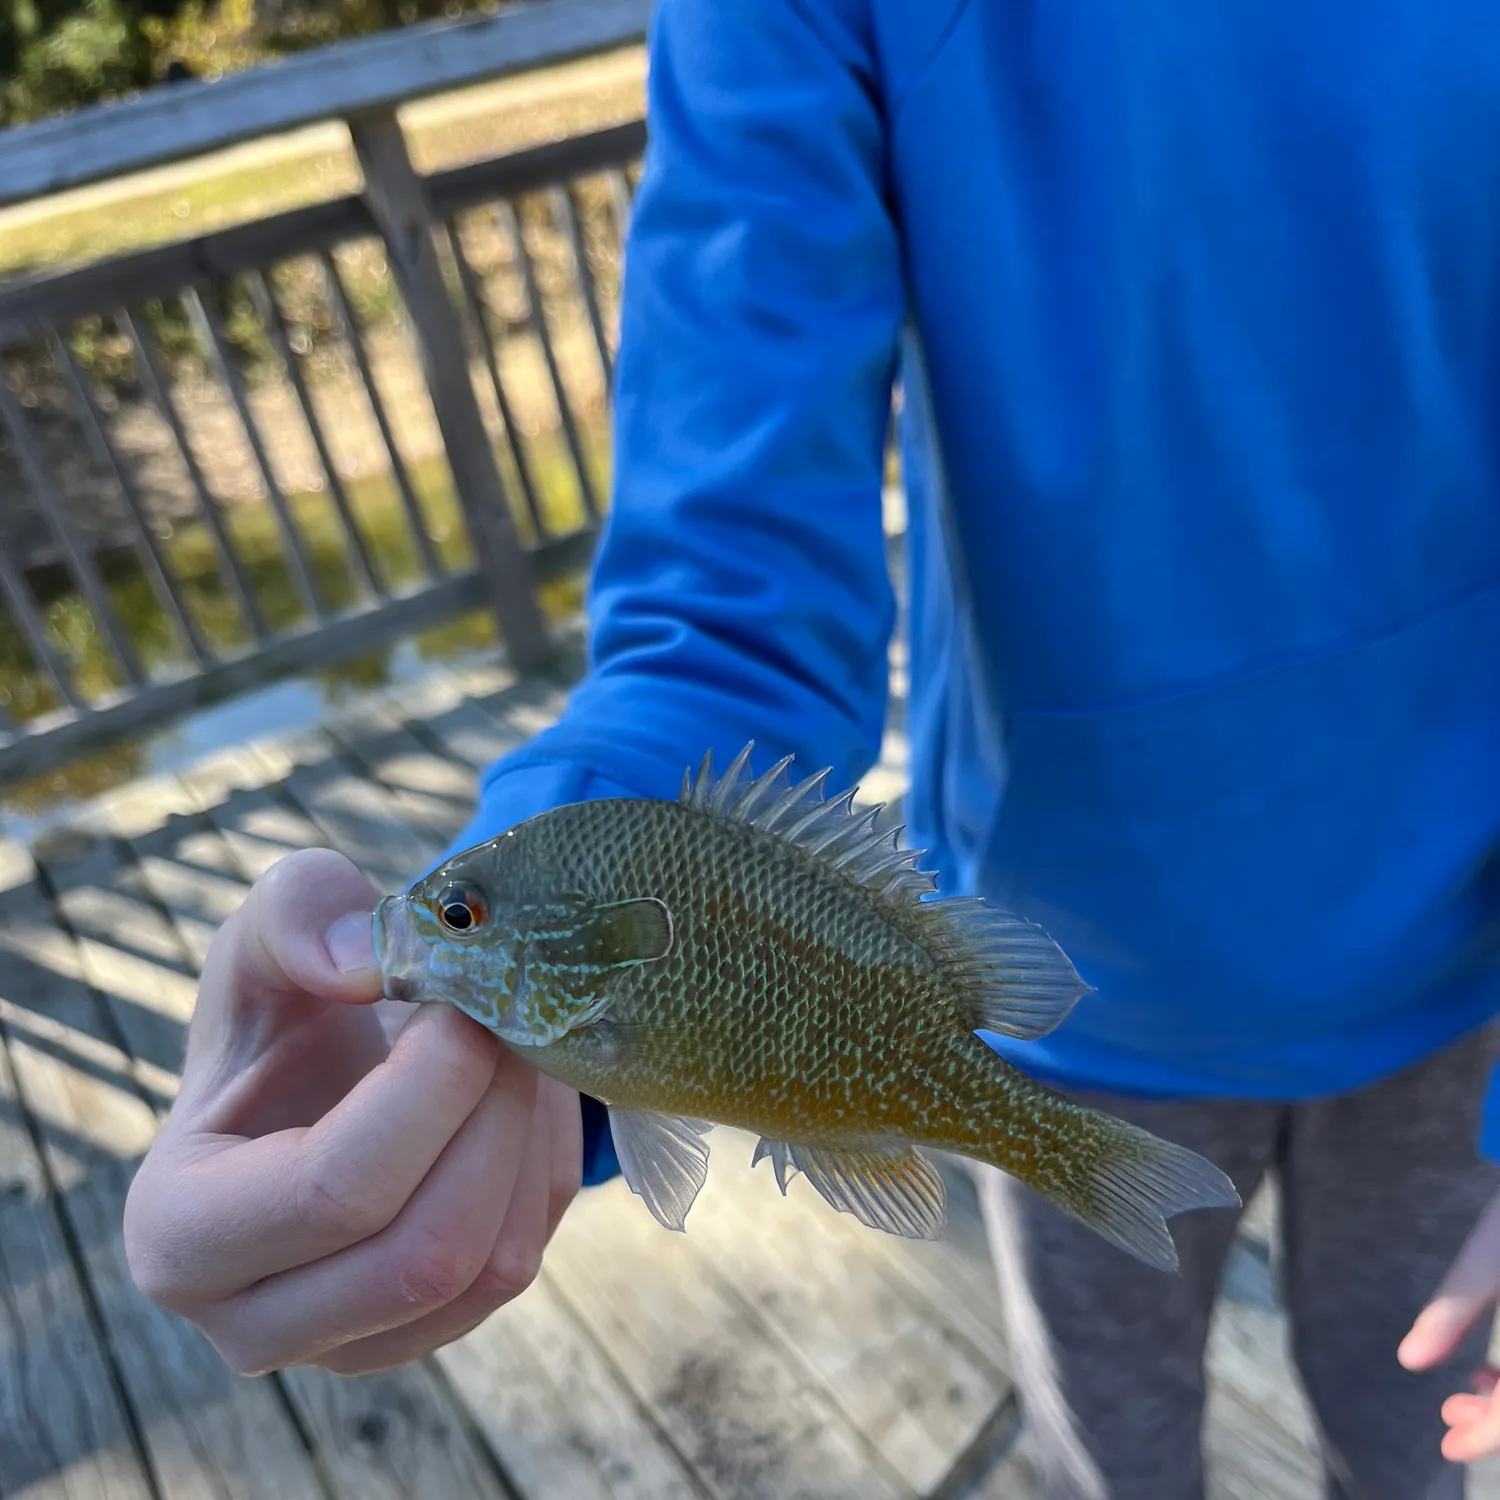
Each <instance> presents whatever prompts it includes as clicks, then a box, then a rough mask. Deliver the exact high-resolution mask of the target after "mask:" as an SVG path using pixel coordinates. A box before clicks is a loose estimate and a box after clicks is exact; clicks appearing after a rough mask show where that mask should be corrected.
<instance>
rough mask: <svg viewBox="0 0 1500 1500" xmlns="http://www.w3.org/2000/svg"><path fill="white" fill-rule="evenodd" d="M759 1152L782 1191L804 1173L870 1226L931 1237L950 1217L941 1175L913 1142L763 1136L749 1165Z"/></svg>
mask: <svg viewBox="0 0 1500 1500" xmlns="http://www.w3.org/2000/svg"><path fill="white" fill-rule="evenodd" d="M762 1156H768V1157H770V1159H771V1165H772V1167H773V1169H774V1170H775V1173H776V1181H777V1184H778V1185H779V1186H780V1188H781V1191H782V1192H783V1193H785V1192H786V1185H787V1182H788V1181H789V1180H790V1177H791V1176H792V1175H793V1174H795V1173H797V1172H802V1173H803V1174H805V1176H806V1177H807V1180H808V1181H809V1182H810V1183H812V1185H813V1186H814V1187H815V1188H816V1189H817V1190H818V1192H819V1193H821V1194H822V1196H823V1198H824V1199H825V1200H826V1201H827V1202H828V1203H829V1204H831V1205H832V1206H833V1207H834V1208H836V1209H838V1210H839V1211H840V1212H841V1213H846V1214H853V1215H854V1217H855V1218H856V1219H858V1220H859V1222H860V1223H861V1224H865V1225H868V1226H869V1227H870V1228H871V1229H883V1230H884V1231H885V1232H886V1233H887V1234H899V1235H902V1236H904V1237H905V1238H906V1239H912V1240H935V1239H939V1238H941V1236H942V1233H943V1228H944V1226H945V1225H946V1224H947V1222H948V1197H947V1193H946V1192H945V1190H944V1188H943V1179H942V1178H941V1177H939V1176H938V1174H937V1171H936V1169H935V1168H934V1167H933V1166H932V1164H931V1162H929V1161H928V1160H927V1158H926V1157H925V1156H923V1155H922V1153H921V1152H920V1151H918V1150H916V1148H915V1147H911V1146H906V1147H895V1148H894V1149H892V1148H883V1147H878V1146H869V1147H859V1148H855V1149H846V1150H835V1149H832V1148H829V1147H824V1146H797V1145H791V1144H788V1143H787V1142H784V1141H768V1140H762V1141H761V1142H760V1144H759V1145H758V1146H757V1147H756V1148H755V1157H754V1160H753V1161H752V1163H751V1165H752V1166H753V1165H754V1163H755V1162H757V1161H759V1160H760V1159H761V1157H762Z"/></svg>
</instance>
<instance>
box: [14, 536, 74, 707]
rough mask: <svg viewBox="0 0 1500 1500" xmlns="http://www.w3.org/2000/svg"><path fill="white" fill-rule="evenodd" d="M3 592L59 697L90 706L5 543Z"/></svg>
mask: <svg viewBox="0 0 1500 1500" xmlns="http://www.w3.org/2000/svg"><path fill="white" fill-rule="evenodd" d="M0 595H3V596H4V598H5V603H6V607H7V608H8V609H9V610H10V612H11V614H12V615H13V616H14V617H15V621H16V624H17V625H19V626H20V627H21V634H22V635H24V636H25V637H26V644H27V645H28V646H29V647H30V648H31V654H32V656H34V657H35V658H36V660H37V662H38V663H39V664H40V665H41V666H43V667H45V668H46V670H47V675H48V676H49V677H50V678H51V679H52V685H53V687H55V688H56V689H57V695H58V697H60V698H61V699H62V700H63V702H64V703H66V704H68V705H69V706H70V707H72V708H76V709H81V710H87V708H88V704H86V703H85V702H84V701H83V699H82V698H81V697H79V695H78V692H77V689H75V688H74V686H73V677H72V673H70V672H69V670H68V664H67V662H65V661H64V660H63V658H62V656H61V654H60V653H59V652H57V651H56V650H55V649H54V648H53V645H52V642H51V641H49V640H48V639H47V623H46V621H45V620H43V619H42V617H41V614H40V613H39V612H38V610H37V607H36V601H35V600H34V599H33V598H32V597H31V590H30V589H29V588H27V587H26V580H25V579H24V578H22V576H21V573H20V570H19V569H18V568H17V567H16V565H15V564H14V563H13V562H12V561H11V559H10V555H9V553H7V552H6V550H5V548H4V547H3V546H0Z"/></svg>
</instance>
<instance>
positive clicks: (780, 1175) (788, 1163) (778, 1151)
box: [750, 1136, 801, 1198]
mask: <svg viewBox="0 0 1500 1500" xmlns="http://www.w3.org/2000/svg"><path fill="white" fill-rule="evenodd" d="M762 1157H766V1158H769V1160H770V1163H771V1170H772V1171H773V1172H774V1173H775V1174H776V1186H777V1187H779V1188H780V1189H781V1196H782V1197H783V1198H785V1197H786V1186H787V1183H789V1182H790V1181H791V1180H792V1178H794V1177H795V1176H796V1175H797V1173H798V1172H799V1171H800V1170H801V1168H800V1167H798V1166H797V1165H796V1164H795V1163H794V1162H793V1161H792V1148H791V1147H790V1146H788V1145H787V1143H786V1142H785V1141H772V1140H767V1139H766V1137H765V1136H762V1137H761V1138H760V1140H759V1141H758V1142H757V1143H756V1146H755V1155H754V1156H752V1157H751V1158H750V1165H751V1167H754V1166H755V1164H756V1163H757V1162H758V1161H760V1160H761V1158H762Z"/></svg>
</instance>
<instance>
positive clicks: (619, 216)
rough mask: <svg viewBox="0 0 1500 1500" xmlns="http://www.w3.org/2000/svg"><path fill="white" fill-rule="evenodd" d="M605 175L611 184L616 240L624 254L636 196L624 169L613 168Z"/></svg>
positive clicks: (610, 198) (610, 192)
mask: <svg viewBox="0 0 1500 1500" xmlns="http://www.w3.org/2000/svg"><path fill="white" fill-rule="evenodd" d="M604 175H605V180H606V181H607V182H608V183H609V206H610V209H611V210H612V212H613V217H614V221H615V238H616V239H617V240H618V241H619V242H620V250H621V252H622V254H623V252H624V249H625V241H626V240H627V239H629V238H630V208H631V203H632V200H633V199H634V196H635V194H634V192H633V191H632V189H631V186H630V179H629V178H628V177H627V176H626V175H625V169H624V167H611V168H610V169H609V171H608V172H606V173H605V174H604Z"/></svg>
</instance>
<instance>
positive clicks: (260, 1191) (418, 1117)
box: [142, 1005, 536, 1305]
mask: <svg viewBox="0 0 1500 1500" xmlns="http://www.w3.org/2000/svg"><path fill="white" fill-rule="evenodd" d="M499 1057H500V1044H499V1043H498V1042H497V1041H496V1040H495V1038H494V1037H492V1036H491V1035H490V1034H489V1033H488V1032H486V1031H485V1030H484V1029H483V1028H482V1027H481V1026H479V1025H477V1024H476V1023H475V1022H473V1021H471V1020H469V1018H468V1017H467V1016H464V1015H462V1014H461V1013H460V1012H458V1011H456V1010H454V1009H452V1008H451V1007H449V1006H445V1005H433V1006H424V1007H423V1008H422V1010H420V1011H419V1012H418V1013H417V1014H416V1015H415V1016H414V1017H413V1018H412V1021H411V1023H410V1024H409V1025H408V1026H406V1027H405V1029H404V1030H403V1031H402V1032H401V1034H400V1036H398V1037H397V1039H396V1042H395V1045H394V1046H393V1047H392V1049H391V1052H390V1056H389V1057H388V1058H387V1059H386V1060H385V1061H384V1062H381V1063H379V1064H377V1065H376V1066H375V1067H374V1068H372V1069H371V1070H370V1072H369V1073H367V1074H366V1075H365V1077H364V1078H363V1079H361V1080H360V1082H359V1083H358V1084H356V1085H355V1087H354V1088H353V1089H352V1090H351V1091H350V1092H349V1093H348V1094H347V1095H346V1096H345V1097H344V1099H343V1100H341V1101H340V1102H339V1104H337V1105H336V1106H335V1107H334V1108H333V1109H332V1110H330V1111H329V1113H328V1114H326V1115H325V1116H324V1117H323V1118H322V1119H321V1120H319V1121H318V1122H317V1124H316V1125H312V1126H309V1127H305V1128H298V1129H294V1130H283V1131H278V1132H276V1133H275V1134H273V1135H267V1136H262V1137H260V1138H258V1139H255V1140H244V1139H241V1138H226V1137H223V1136H211V1135H208V1136H199V1137H194V1136H192V1135H191V1134H187V1135H184V1136H183V1137H182V1138H180V1139H176V1140H164V1141H163V1142H161V1143H160V1144H161V1145H162V1146H163V1148H164V1155H165V1157H166V1159H167V1162H168V1164H167V1165H165V1166H163V1167H162V1168H161V1169H160V1170H161V1171H162V1172H163V1174H164V1176H165V1177H167V1178H170V1179H171V1183H172V1186H171V1193H170V1195H169V1196H168V1195H166V1194H163V1196H164V1198H166V1201H165V1202H164V1203H162V1204H160V1205H157V1216H156V1222H154V1223H153V1224H152V1225H151V1234H150V1235H149V1241H150V1245H151V1250H150V1251H149V1252H148V1255H149V1258H151V1259H155V1258H158V1257H159V1258H160V1259H161V1260H162V1261H163V1262H164V1263H165V1264H166V1265H167V1266H168V1267H170V1268H171V1269H170V1272H169V1277H168V1279H169V1280H170V1283H171V1284H170V1286H169V1287H159V1288H158V1290H161V1291H164V1292H165V1293H166V1294H167V1295H168V1296H170V1297H171V1298H173V1299H175V1300H176V1301H177V1302H178V1303H181V1304H184V1305H191V1304H193V1303H202V1302H205V1301H213V1300H216V1299H218V1298H220V1297H223V1296H226V1295H229V1294H232V1293H235V1292H239V1291H242V1290H243V1289H244V1288H245V1287H247V1286H250V1285H252V1284H253V1283H254V1282H257V1281H260V1280H262V1279H264V1278H265V1277H267V1276H273V1275H276V1274H277V1273H279V1272H282V1271H286V1270H290V1269H291V1268H292V1267H294V1266H300V1265H306V1264H307V1263H308V1262H309V1261H313V1260H318V1259H321V1258H322V1257H323V1256H325V1255H331V1254H333V1253H334V1252H336V1251H338V1250H342V1249H345V1248H347V1247H348V1246H350V1245H353V1244H356V1243H358V1242H359V1241H361V1240H364V1239H368V1238H369V1237H370V1236H371V1235H374V1234H378V1233H379V1232H380V1231H381V1230H382V1229H384V1228H385V1227H386V1226H387V1225H388V1224H390V1223H391V1222H392V1221H393V1220H394V1219H395V1218H396V1216H397V1215H398V1214H399V1213H400V1212H401V1210H402V1208H403V1207H404V1206H405V1204H406V1202H407V1200H408V1199H409V1198H410V1197H411V1196H412V1194H413V1193H414V1192H415V1191H416V1190H417V1188H418V1187H420V1186H421V1184H422V1181H423V1180H424V1178H426V1176H427V1174H428V1173H429V1172H430V1171H431V1170H432V1167H433V1165H434V1163H435V1162H436V1161H437V1159H438V1157H439V1156H441V1155H442V1153H443V1150H444V1148H445V1147H446V1146H447V1145H448V1143H449V1141H450V1140H452V1138H453V1137H454V1136H455V1135H456V1134H457V1132H458V1130H459V1128H460V1127H461V1126H462V1125H463V1123H464V1122H465V1121H466V1120H467V1119H468V1117H469V1116H470V1114H472V1113H473V1111H474V1108H475V1107H476V1106H477V1105H478V1103H479V1101H480V1100H481V1099H482V1098H483V1097H484V1094H485V1090H486V1089H487V1088H488V1087H489V1085H490V1081H491V1080H492V1078H493V1077H494V1074H495V1068H496V1065H497V1063H498V1061H499ZM517 1079H518V1082H517V1085H516V1086H517V1087H518V1088H526V1089H529V1090H533V1091H534V1090H535V1087H536V1075H535V1073H534V1072H533V1071H532V1070H531V1069H530V1068H526V1069H522V1070H518V1073H517ZM165 1135H166V1132H164V1136H165ZM173 1157H175V1158H176V1161H175V1162H173V1161H172V1158H173ZM184 1158H186V1159H184ZM144 1170H145V1169H144V1168H143V1171H144ZM147 1197H148V1200H149V1201H150V1202H152V1203H153V1204H154V1203H155V1197H154V1195H153V1194H151V1192H150V1190H149V1187H148V1192H147ZM142 1238H143V1239H144V1238H147V1237H145V1236H143V1237H142ZM144 1274H145V1275H146V1276H148V1277H149V1275H150V1272H149V1269H148V1270H147V1271H145V1272H144ZM155 1300H164V1299H163V1298H162V1297H157V1298H155ZM166 1305H172V1304H171V1303H170V1302H167V1303H166Z"/></svg>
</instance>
